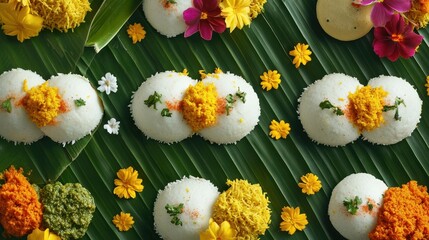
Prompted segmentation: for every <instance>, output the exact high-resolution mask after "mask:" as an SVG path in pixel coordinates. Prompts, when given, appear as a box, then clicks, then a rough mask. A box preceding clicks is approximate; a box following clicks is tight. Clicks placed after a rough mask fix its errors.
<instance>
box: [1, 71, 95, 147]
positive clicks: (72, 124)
mask: <svg viewBox="0 0 429 240" xmlns="http://www.w3.org/2000/svg"><path fill="white" fill-rule="evenodd" d="M45 84H46V85H45ZM41 86H43V87H47V88H52V89H56V93H57V96H56V97H55V99H54V100H56V101H57V100H58V101H59V102H60V105H61V106H60V107H59V110H58V112H57V113H58V115H56V116H55V117H53V116H51V117H53V119H52V121H49V122H48V123H47V124H43V125H39V126H38V124H40V123H39V122H37V121H36V120H37V119H38V118H39V117H40V115H49V114H50V112H49V111H50V109H47V108H48V107H49V106H51V105H52V103H51V102H52V99H47V98H46V99H45V95H44V94H43V93H39V94H38V95H36V96H31V97H30V96H29V94H28V92H29V91H32V89H36V88H39V87H41ZM33 97H34V99H32V101H30V100H28V99H29V98H33ZM33 100H34V101H33ZM0 104H1V108H0V122H1V123H2V124H0V136H2V137H3V138H5V139H6V140H8V141H13V142H15V143H24V144H30V143H32V142H35V141H37V140H39V139H41V138H42V137H43V136H44V135H46V136H48V137H50V138H51V139H52V140H54V141H55V142H58V143H62V144H66V143H74V142H75V141H76V140H79V139H81V138H83V137H84V136H86V135H87V134H89V133H90V132H91V131H92V130H94V129H95V127H96V126H97V125H98V123H99V122H100V120H101V118H102V115H103V106H102V103H101V101H100V99H99V98H98V96H97V93H96V91H95V90H94V88H93V87H92V86H91V84H90V83H89V81H88V80H87V79H86V78H84V77H83V76H80V75H76V74H58V75H57V76H53V77H51V79H49V80H48V81H45V80H44V79H43V78H42V77H41V76H40V75H38V74H37V73H34V72H32V71H29V70H23V69H19V68H18V69H13V70H10V71H7V72H4V73H3V74H2V75H0ZM29 109H31V111H32V113H31V117H30V114H29V112H28V111H29Z"/></svg>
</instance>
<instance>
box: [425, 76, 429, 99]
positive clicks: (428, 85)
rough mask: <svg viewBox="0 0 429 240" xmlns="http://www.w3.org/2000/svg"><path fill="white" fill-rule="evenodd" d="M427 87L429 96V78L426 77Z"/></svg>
mask: <svg viewBox="0 0 429 240" xmlns="http://www.w3.org/2000/svg"><path fill="white" fill-rule="evenodd" d="M425 87H426V91H427V95H428V96H429V76H427V77H426V84H425Z"/></svg>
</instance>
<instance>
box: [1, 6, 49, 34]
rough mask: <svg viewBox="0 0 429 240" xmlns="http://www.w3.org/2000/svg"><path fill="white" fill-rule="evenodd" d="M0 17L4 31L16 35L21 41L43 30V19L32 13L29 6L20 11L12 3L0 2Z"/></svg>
mask: <svg viewBox="0 0 429 240" xmlns="http://www.w3.org/2000/svg"><path fill="white" fill-rule="evenodd" d="M0 19H1V21H2V23H3V26H2V29H3V31H4V33H5V34H6V35H9V36H16V37H17V38H18V41H20V42H23V41H24V40H25V39H29V38H31V37H35V36H37V35H39V32H40V31H41V30H42V24H43V19H42V18H41V17H38V16H34V15H32V14H30V8H29V7H28V6H26V7H23V8H21V9H20V10H19V11H18V10H15V7H14V5H12V4H8V3H0Z"/></svg>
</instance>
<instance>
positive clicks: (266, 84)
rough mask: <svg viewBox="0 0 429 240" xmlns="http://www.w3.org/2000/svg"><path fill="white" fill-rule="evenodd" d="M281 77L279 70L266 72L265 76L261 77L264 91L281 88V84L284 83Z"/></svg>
mask: <svg viewBox="0 0 429 240" xmlns="http://www.w3.org/2000/svg"><path fill="white" fill-rule="evenodd" d="M280 77H281V75H280V73H278V72H277V70H274V71H271V70H268V72H264V74H263V75H261V76H260V78H261V86H262V89H265V90H267V91H270V90H271V88H274V89H277V88H279V84H280V83H281V81H282V80H281V79H280Z"/></svg>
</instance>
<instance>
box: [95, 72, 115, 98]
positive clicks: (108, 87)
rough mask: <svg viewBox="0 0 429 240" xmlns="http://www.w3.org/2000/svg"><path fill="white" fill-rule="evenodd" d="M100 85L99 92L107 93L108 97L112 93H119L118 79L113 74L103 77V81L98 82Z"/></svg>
mask: <svg viewBox="0 0 429 240" xmlns="http://www.w3.org/2000/svg"><path fill="white" fill-rule="evenodd" d="M98 85H100V86H99V87H98V88H97V90H98V91H100V92H106V94H107V95H109V94H110V92H116V91H118V84H117V80H116V77H115V76H114V75H113V74H111V73H106V75H105V76H104V77H101V80H100V81H98Z"/></svg>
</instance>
